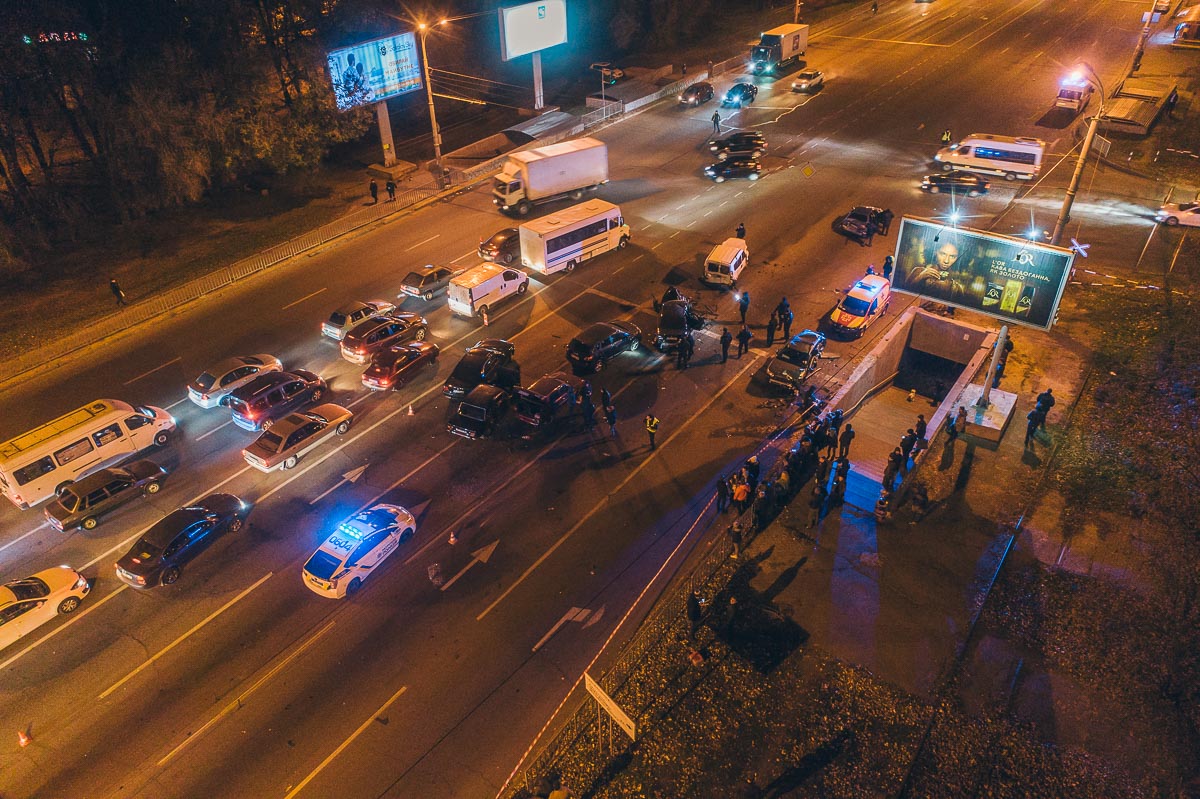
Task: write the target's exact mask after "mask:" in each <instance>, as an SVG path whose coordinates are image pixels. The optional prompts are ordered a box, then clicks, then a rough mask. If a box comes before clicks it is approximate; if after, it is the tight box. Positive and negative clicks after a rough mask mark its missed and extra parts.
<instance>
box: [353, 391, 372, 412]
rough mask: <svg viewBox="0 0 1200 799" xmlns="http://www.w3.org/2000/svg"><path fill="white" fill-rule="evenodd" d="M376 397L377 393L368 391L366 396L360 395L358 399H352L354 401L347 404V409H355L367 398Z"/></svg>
mask: <svg viewBox="0 0 1200 799" xmlns="http://www.w3.org/2000/svg"><path fill="white" fill-rule="evenodd" d="M374 395H375V392H374V391H368V392H367V393H365V394H362V395H360V396H358V397H356V398H355V399H352V400H350V402H347V403H346V407H347V408H353V407H354V406H355V405H357V404H358V403H360V402H362V401H363V400H365V399H366V398H367V397H371V396H374Z"/></svg>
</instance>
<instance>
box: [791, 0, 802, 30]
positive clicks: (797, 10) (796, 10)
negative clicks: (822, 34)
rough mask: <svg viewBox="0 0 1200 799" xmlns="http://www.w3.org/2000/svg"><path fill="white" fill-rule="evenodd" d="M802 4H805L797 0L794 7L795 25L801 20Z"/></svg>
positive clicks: (793, 22) (793, 20)
mask: <svg viewBox="0 0 1200 799" xmlns="http://www.w3.org/2000/svg"><path fill="white" fill-rule="evenodd" d="M802 5H804V3H802V2H800V0H796V5H795V7H794V8H793V9H792V24H793V25H795V24H796V23H798V22H799V21H800V6H802Z"/></svg>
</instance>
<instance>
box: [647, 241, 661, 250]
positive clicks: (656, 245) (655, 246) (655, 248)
mask: <svg viewBox="0 0 1200 799" xmlns="http://www.w3.org/2000/svg"><path fill="white" fill-rule="evenodd" d="M661 246H663V243H662V242H661V241H660V242H659V243H658V244H655V245H654V246H653V247H651V248H650V249H652V250H657V249H658V248H659V247H661Z"/></svg>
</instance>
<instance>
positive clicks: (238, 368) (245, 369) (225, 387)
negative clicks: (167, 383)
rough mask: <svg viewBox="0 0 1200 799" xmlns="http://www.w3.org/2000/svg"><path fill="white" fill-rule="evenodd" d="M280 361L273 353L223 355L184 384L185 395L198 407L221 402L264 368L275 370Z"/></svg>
mask: <svg viewBox="0 0 1200 799" xmlns="http://www.w3.org/2000/svg"><path fill="white" fill-rule="evenodd" d="M282 370H283V364H282V363H281V362H280V360H279V359H278V358H276V357H275V356H274V355H238V356H236V357H234V358H226V359H225V360H223V361H221V362H220V363H218V364H216V365H215V366H213V367H212V368H211V369H206V370H204V371H203V372H201V373H200V376H199V377H197V378H196V379H195V380H193V381H192V382H191V383H190V384H188V398H189V399H190V400H191V401H192V402H194V403H196V404H197V405H199V406H200V407H201V408H215V407H217V406H218V405H224V404H225V403H226V398H227V397H228V396H229V395H230V394H231V393H233V392H234V391H236V390H237V389H239V388H241V387H242V386H244V385H245V384H247V383H249V382H250V381H251V380H253V379H254V378H255V377H257V376H258V375H260V374H264V373H266V372H279V371H282Z"/></svg>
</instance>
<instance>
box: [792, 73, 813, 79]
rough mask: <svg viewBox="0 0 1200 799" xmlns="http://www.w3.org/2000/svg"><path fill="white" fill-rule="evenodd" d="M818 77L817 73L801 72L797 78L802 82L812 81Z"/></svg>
mask: <svg viewBox="0 0 1200 799" xmlns="http://www.w3.org/2000/svg"><path fill="white" fill-rule="evenodd" d="M816 76H817V73H815V72H801V73H800V74H799V75H797V76H796V77H798V78H799V79H800V80H812V79H813V78H815V77H816Z"/></svg>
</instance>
